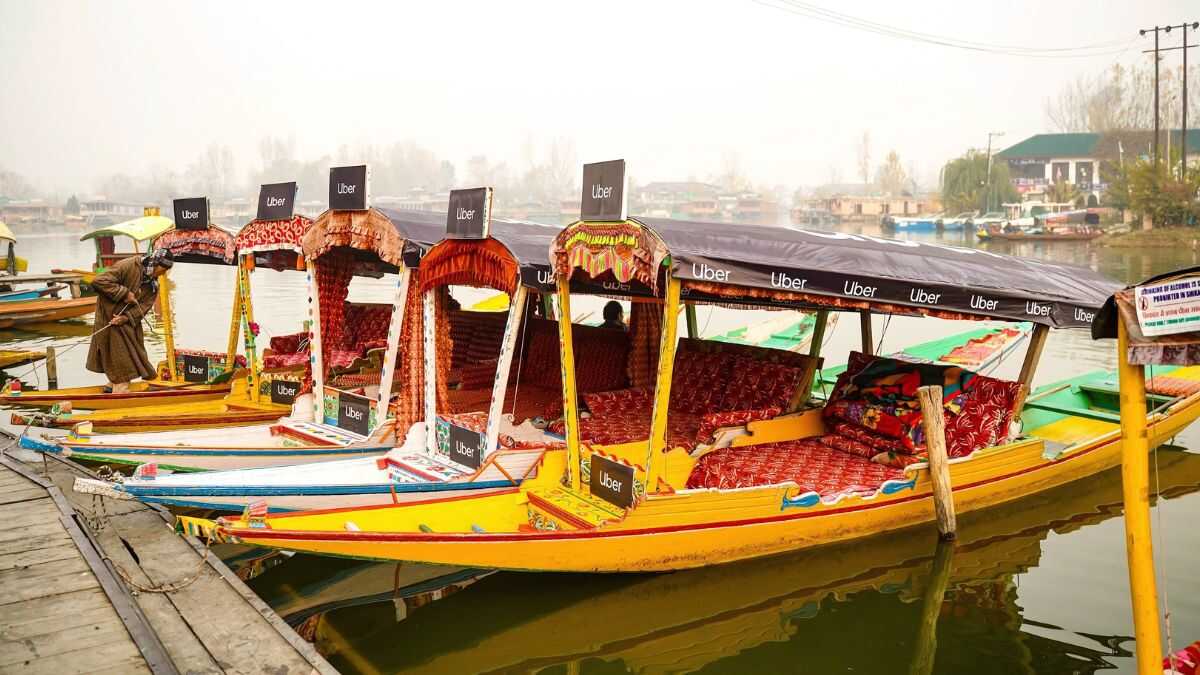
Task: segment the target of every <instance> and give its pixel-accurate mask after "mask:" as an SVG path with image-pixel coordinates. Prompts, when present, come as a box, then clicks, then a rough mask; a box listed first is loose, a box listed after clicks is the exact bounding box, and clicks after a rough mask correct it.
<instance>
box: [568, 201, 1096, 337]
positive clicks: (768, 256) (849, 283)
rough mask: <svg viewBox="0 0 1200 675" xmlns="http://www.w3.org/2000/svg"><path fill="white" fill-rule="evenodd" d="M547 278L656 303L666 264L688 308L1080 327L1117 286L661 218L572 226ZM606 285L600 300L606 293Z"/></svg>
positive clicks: (899, 245)
mask: <svg viewBox="0 0 1200 675" xmlns="http://www.w3.org/2000/svg"><path fill="white" fill-rule="evenodd" d="M551 253H552V258H553V262H554V268H555V272H556V273H558V274H570V273H573V272H574V270H576V269H579V270H582V271H584V272H585V274H586V275H587V276H590V277H592V279H593V280H610V281H612V282H613V283H612V284H606V286H605V288H606V289H609V285H614V286H615V285H619V284H626V285H630V286H629V289H628V290H625V289H621V290H622V291H623V292H624V293H626V294H629V295H637V294H639V293H640V294H647V293H649V294H654V295H657V294H658V293H657V289H658V285H659V283H660V281H659V279H660V275H661V274H662V272H663V270H664V269H665V268H666V267H667V266H669V267H670V268H671V272H672V274H673V275H674V276H675V278H678V279H680V280H681V282H682V285H683V291H682V292H683V298H684V299H685V300H687V301H690V302H706V301H707V302H726V303H738V304H745V305H753V306H764V307H772V306H776V307H789V308H802V309H816V308H828V309H835V310H843V311H845V310H861V311H872V312H878V313H884V314H912V315H924V316H938V317H942V318H952V319H980V318H987V319H1005V320H1015V321H1033V322H1036V323H1039V324H1043V325H1047V326H1051V327H1055V328H1086V327H1089V326H1090V325H1091V323H1092V319H1093V318H1094V317H1095V314H1096V312H1097V311H1098V310H1099V309H1100V306H1101V305H1103V304H1104V301H1105V299H1106V298H1107V297H1108V296H1110V295H1111V294H1112V293H1113V291H1115V290H1116V289H1117V288H1119V284H1117V283H1115V282H1113V281H1111V280H1110V279H1108V278H1107V277H1105V276H1103V275H1101V274H1099V273H1097V272H1093V271H1091V270H1089V269H1086V268H1082V267H1077V266H1073V265H1063V264H1059V263H1052V262H1046V261H1041V260H1031V259H1027V258H1017V257H1014V256H1007V255H1001V254H998V253H993V252H991V251H985V250H981V249H970V248H962V247H958V246H948V245H944V244H937V243H927V242H915V241H903V240H897V239H889V238H885V237H875V236H870V235H862V234H848V233H842V232H823V231H817V230H804V229H794V228H784V227H769V226H763V225H740V224H739V225H730V224H729V223H705V222H695V221H683V220H671V219H663V218H636V219H632V218H631V219H629V220H626V221H624V222H584V221H580V222H576V223H574V224H572V225H570V226H568V227H567V228H566V229H565V230H563V231H562V232H561V233H560V234H559V236H558V237H557V239H556V240H555V243H554V247H553V249H552V252H551ZM611 290H612V289H609V291H608V292H611Z"/></svg>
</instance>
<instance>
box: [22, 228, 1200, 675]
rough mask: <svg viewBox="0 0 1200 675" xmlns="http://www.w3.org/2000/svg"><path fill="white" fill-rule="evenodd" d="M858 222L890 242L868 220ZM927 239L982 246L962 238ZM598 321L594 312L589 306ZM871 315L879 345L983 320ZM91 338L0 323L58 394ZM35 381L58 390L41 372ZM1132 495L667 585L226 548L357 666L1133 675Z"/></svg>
mask: <svg viewBox="0 0 1200 675" xmlns="http://www.w3.org/2000/svg"><path fill="white" fill-rule="evenodd" d="M844 229H846V230H847V231H852V232H858V231H863V230H860V229H859V227H858V226H845V228H844ZM865 231H866V232H867V233H870V234H878V230H877V228H875V227H874V226H866V229H865ZM17 235H18V237H19V238H20V243H19V245H18V252H19V255H22V256H24V257H26V258H28V259H29V261H30V270H31V271H35V272H44V271H47V270H48V269H49V268H51V267H63V268H67V267H85V266H87V265H89V264H90V262H91V260H92V257H93V249H92V245H91V244H90V243H89V242H79V241H77V237H78V234H70V235H65V234H40V235H39V234H25V233H22V232H21V231H20V230H18V232H17ZM913 236H914V237H916V238H922V239H938V240H940V241H943V242H944V243H954V244H965V245H974V244H973V242H972V241H971V240H970V239H963V238H962V236H960V235H958V234H956V233H949V234H946V235H944V236H941V237H938V236H935V235H925V236H922V235H913ZM989 247H990V249H991V250H996V251H999V252H1011V253H1016V254H1019V255H1024V256H1032V257H1040V258H1047V259H1052V260H1056V261H1061V262H1072V263H1077V264H1081V265H1086V266H1089V267H1093V268H1095V269H1098V270H1100V271H1102V272H1104V273H1106V274H1108V275H1109V276H1111V277H1113V278H1115V279H1118V280H1121V281H1126V282H1132V281H1137V280H1140V279H1142V278H1145V277H1147V276H1150V275H1151V274H1154V273H1157V272H1162V271H1166V270H1169V269H1172V268H1177V267H1182V266H1187V265H1195V264H1197V261H1198V259H1200V255H1198V254H1197V252H1195V251H1192V250H1182V249H1154V250H1144V251H1143V250H1128V249H1105V248H1101V247H1098V246H1090V245H1088V244H1086V243H1059V244H1044V243H1038V242H1030V243H1024V244H1020V245H1015V246H1014V245H1009V244H1004V243H996V244H991V245H989ZM171 276H172V278H173V279H174V282H175V288H174V290H173V291H172V298H173V302H174V306H175V307H176V309H177V313H176V317H175V331H176V344H178V345H180V346H187V347H195V348H206V349H212V350H217V351H221V350H223V349H224V346H225V341H226V338H227V335H228V324H229V316H230V312H231V309H232V301H233V280H234V274H233V270H232V269H231V268H225V267H219V266H205V265H182V264H181V265H177V266H176V267H175V270H174V271H172V274H171ZM253 285H254V303H255V305H254V311H255V315H256V317H255V318H256V319H257V320H258V322H259V323H260V324H261V325H262V327H263V331H264V335H266V336H270V335H273V334H283V333H290V332H295V331H297V330H299V329H300V323H301V321H302V319H303V302H304V298H305V296H306V292H305V284H304V279H303V275H301V274H300V273H297V272H273V271H270V270H260V271H258V272H256V273H255V274H254V276H253ZM391 288H392V285H391V284H390V283H389V282H388V280H386V279H384V280H378V281H376V280H362V279H358V280H355V282H354V284H353V285H352V288H351V297H352V299H356V300H373V301H387V300H389V299H390V289H391ZM596 309H597V307H595V306H592V305H589V304H584V305H583V306H581V307H580V308H579V309H578V310H577V311H578V312H579V313H587V312H594V311H596ZM767 316H769V314H768V313H766V312H740V313H739V312H734V311H730V310H713V311H711V312H710V311H709V310H708V309H704V308H702V309H700V310H699V323H700V326H701V328H702V329H703V332H704V334H705V335H713V334H717V333H720V332H724V331H726V330H729V329H731V328H734V327H737V326H740V325H745V324H747V323H753V322H756V321H760V320H762V319H763V318H765V317H767ZM876 321H877V323H876V325H875V335H876V338H877V339H882V351H891V350H896V349H900V348H903V347H905V346H908V345H911V344H914V343H917V342H922V341H925V340H928V339H931V338H934V337H939V336H944V335H948V334H951V333H953V332H957V331H960V330H964V329H965V328H968V327H974V326H976V325H978V324H975V323H971V322H950V321H940V320H936V319H912V318H895V319H892V320H890V321H887V320H886V319H881V318H877V319H876ZM90 332H91V326H90V322H63V323H58V324H50V325H47V326H41V327H37V328H36V329H34V330H23V331H0V342H3V344H4V345H5V346H7V347H10V348H21V347H28V348H38V349H41V348H44V347H46V346H47V345H55V346H57V347H58V349H59V352H60V355H61V356H60V359H59V373H60V375H59V378H60V386H74V385H80V384H91V383H98V382H102V381H103V377H102V376H99V375H96V374H93V373H89V372H87V371H86V370H84V369H83V362H84V360H85V357H86V351H87V347H86V337H87V336H88V335H89V334H90ZM880 336H882V338H880ZM148 341H149V343H150V344H149V345H148V346H149V349H150V351H151V355H152V356H155V357H161V355H162V351H163V348H162V341H161V337H160V336H159V335H158V334H155V335H150V336H148ZM857 341H858V322H857V318H856V317H846V319H845V320H843V321H841V322H840V323H839V324H838V325H837V327H836V328H835V329H834V330H833V332H832V334H831V336H830V337H829V340H828V342H827V344H826V347H825V350H824V355H825V357H826V360H827V362H828V363H839V362H843V361H844V358H845V354H846V352H847V351H848V350H849V349H853V348H854V347H855V345H856V343H857ZM1112 352H1113V345H1112V344H1111V343H1109V342H1092V341H1091V339H1090V338H1089V336H1088V335H1086V334H1085V333H1083V332H1078V331H1055V332H1053V333H1052V334H1051V337H1050V340H1049V341H1048V344H1047V346H1046V349H1045V353H1044V354H1043V358H1042V362H1041V366H1040V368H1039V370H1038V373H1037V383H1046V382H1052V381H1055V380H1058V379H1062V378H1064V377H1068V376H1072V375H1075V374H1079V373H1081V372H1086V371H1088V370H1094V369H1096V368H1113V367H1114V364H1115V361H1114V357H1113V353H1112ZM1020 359H1021V351H1020V350H1018V351H1017V352H1016V353H1015V354H1013V355H1011V356H1010V357H1009V358H1008V359H1007V360H1006V361H1005V362H1004V363H1002V364H1001V365H1000V366H999V367H998V368H997V369H996V371H995V374H996V375H999V376H1001V377H1010V378H1011V377H1014V376H1015V374H1016V372H1017V370H1018V369H1019V366H1020ZM21 370H25V369H19V370H18V371H17V372H18V374H19V373H20V371H21ZM23 379H24V380H25V381H26V382H27V383H29V384H37V383H39V380H41V381H40V386H42V387H44V386H45V382H44V374H42V373H41V371H34V372H31V373H28V374H26V375H24V377H23ZM1188 448H1197V449H1200V427H1193V428H1191V429H1189V430H1188V431H1187V432H1185V433H1184V434H1182V435H1181V436H1180V437H1179V438H1177V439H1176V442H1175V446H1172V447H1170V448H1164V449H1162V450H1160V451H1159V452H1158V453H1157V465H1158V472H1157V476H1158V483H1159V487H1160V490H1161V493H1162V496H1163V498H1162V499H1160V500H1159V501H1158V503H1157V507H1156V509H1155V512H1154V514H1153V519H1154V520H1153V522H1154V525H1155V528H1156V530H1155V537H1156V545H1157V546H1158V548H1157V549H1156V555H1157V559H1156V560H1157V564H1158V566H1159V585H1160V590H1161V591H1162V592H1163V593H1164V594H1165V596H1166V599H1167V602H1168V604H1169V606H1170V610H1171V618H1172V620H1171V629H1172V633H1173V636H1174V642H1175V646H1176V648H1179V647H1182V646H1183V645H1186V644H1188V643H1190V642H1192V641H1195V640H1197V639H1200V578H1198V575H1197V573H1196V569H1197V562H1198V558H1197V555H1198V554H1197V551H1200V528H1197V527H1195V525H1194V523H1195V522H1196V520H1197V517H1198V516H1200V495H1197V492H1200V455H1195V454H1192V453H1191V452H1189V451H1188V450H1187V449H1188ZM1152 466H1153V465H1152ZM1153 480H1154V476H1152V487H1153ZM1120 499H1121V492H1120V476H1119V473H1118V472H1116V471H1113V472H1109V473H1106V474H1103V475H1100V476H1095V477H1093V478H1091V479H1089V480H1086V481H1081V482H1079V483H1076V484H1073V485H1071V486H1067V487H1065V488H1063V489H1060V490H1057V491H1055V492H1051V493H1047V494H1044V495H1040V496H1038V497H1035V498H1032V499H1029V500H1025V501H1022V502H1020V503H1018V504H1013V505H1010V506H1006V507H1003V508H999V509H994V510H990V511H987V512H985V513H977V514H968V516H967V517H964V518H962V519H960V540H959V542H958V544H957V545H956V546H954V547H953V548H952V549H946V548H942V549H939V548H938V546H937V544H936V541H935V540H936V537H935V534H934V531H933V529H932V526H930V527H928V528H919V529H913V530H906V531H903V532H898V533H895V534H893V535H889V536H886V537H879V538H875V539H870V540H866V541H863V542H860V543H857V544H853V545H846V546H837V547H826V548H821V549H816V550H812V551H806V552H801V553H799V554H793V555H785V556H778V557H773V558H769V559H764V560H758V561H751V562H747V563H738V564H733V565H725V566H720V567H715V568H709V569H702V570H695V571H689V572H679V573H674V574H661V575H606V576H601V575H563V574H558V575H551V574H516V573H503V572H501V573H491V574H489V573H487V572H485V571H478V570H462V569H457V568H436V567H429V566H421V565H391V564H374V563H363V562H355V561H346V560H333V559H323V558H317V557H312V556H304V555H295V556H290V557H289V556H283V555H278V554H269V553H264V552H262V551H257V550H250V549H240V548H239V549H233V548H231V549H228V550H225V551H223V552H222V553H223V555H224V556H225V557H227V559H228V560H229V562H230V563H231V564H232V565H234V566H235V567H236V568H238V569H240V570H241V571H242V573H243V574H244V575H245V576H247V577H253V578H252V579H251V580H250V581H249V583H250V585H251V587H252V588H254V589H255V591H256V592H258V593H259V594H260V595H261V596H262V597H263V598H264V599H265V600H267V601H268V602H269V603H270V604H271V605H272V606H273V607H275V608H276V609H277V611H279V612H280V614H281V615H283V616H284V618H285V619H287V620H288V621H289V622H290V623H292V625H294V626H296V627H297V628H298V630H299V631H300V632H301V634H302V635H304V636H305V637H306V638H308V639H311V640H313V641H314V642H315V644H316V645H317V647H318V648H319V649H320V651H321V652H322V653H323V654H324V655H325V656H326V657H327V658H328V659H329V660H330V661H331V662H332V663H333V664H334V665H335V666H336V667H337V668H339V669H340V670H342V671H343V672H361V673H391V672H429V673H466V672H529V673H576V672H585V673H624V672H635V673H673V672H711V673H746V672H795V673H831V672H854V673H881V674H883V673H888V674H890V673H902V672H935V673H963V672H972V673H1092V672H1096V671H1100V670H1115V671H1116V672H1133V671H1134V664H1133V659H1132V656H1131V653H1130V652H1131V650H1132V640H1131V638H1130V637H1129V636H1131V635H1132V634H1133V626H1132V622H1131V619H1130V612H1129V587H1128V577H1127V573H1126V567H1125V547H1124V533H1123V522H1122V519H1121V518H1120V516H1121V509H1120ZM943 586H944V588H945V591H944V592H940V590H941V588H942V587H943ZM930 650H932V651H930Z"/></svg>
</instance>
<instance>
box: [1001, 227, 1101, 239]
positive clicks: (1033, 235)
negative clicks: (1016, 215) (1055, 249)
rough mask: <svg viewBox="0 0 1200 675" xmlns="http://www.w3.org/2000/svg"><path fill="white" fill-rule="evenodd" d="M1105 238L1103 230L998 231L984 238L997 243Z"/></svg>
mask: <svg viewBox="0 0 1200 675" xmlns="http://www.w3.org/2000/svg"><path fill="white" fill-rule="evenodd" d="M1103 236H1104V231H1103V230H1092V229H1086V230H1085V229H1072V230H1059V231H1054V232H1047V231H1040V232H1039V231H1032V230H1031V231H1028V232H1026V231H1024V230H1017V231H1015V232H1004V231H997V232H989V233H988V235H987V236H986V237H983V238H985V239H991V240H995V241H1091V240H1093V239H1096V238H1098V237H1103Z"/></svg>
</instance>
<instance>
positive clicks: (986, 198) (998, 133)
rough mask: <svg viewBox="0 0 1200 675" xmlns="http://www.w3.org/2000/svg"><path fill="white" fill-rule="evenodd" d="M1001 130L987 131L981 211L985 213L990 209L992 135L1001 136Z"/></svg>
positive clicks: (1002, 133)
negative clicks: (984, 181) (985, 172)
mask: <svg viewBox="0 0 1200 675" xmlns="http://www.w3.org/2000/svg"><path fill="white" fill-rule="evenodd" d="M1003 135H1004V132H1003V131H989V132H988V148H987V158H988V161H987V185H986V186H984V198H983V199H984V204H983V212H984V213H987V212H988V211H991V210H992V137H993V136H1003Z"/></svg>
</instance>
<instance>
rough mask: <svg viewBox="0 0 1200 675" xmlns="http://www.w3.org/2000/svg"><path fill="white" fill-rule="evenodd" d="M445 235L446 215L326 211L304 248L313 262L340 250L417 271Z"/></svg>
mask: <svg viewBox="0 0 1200 675" xmlns="http://www.w3.org/2000/svg"><path fill="white" fill-rule="evenodd" d="M445 231H446V216H445V214H441V213H433V212H431V211H407V210H405V211H400V210H392V209H377V208H371V209H368V210H366V211H325V212H324V213H322V214H321V215H320V216H318V217H317V219H316V220H315V221H313V223H312V226H311V227H309V229H308V231H307V232H306V233H305V234H304V238H303V239H302V240H301V246H302V247H303V249H304V255H305V257H306V258H308V259H310V260H314V259H316V258H319V257H321V256H322V255H324V254H325V253H327V252H328V251H330V250H331V249H334V248H338V247H348V248H352V249H357V250H359V251H363V252H367V253H373V254H375V256H376V257H378V258H379V259H380V260H381V261H383V262H384V263H386V264H387V265H390V266H391V267H393V268H394V269H393V270H392V271H395V269H398V268H399V267H400V266H402V265H403V266H407V267H416V266H417V264H418V263H419V262H420V260H421V256H422V255H424V253H425V251H427V250H429V247H430V246H432V245H433V244H434V242H437V241H439V240H441V238H442V236H443V235H444V234H445Z"/></svg>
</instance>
